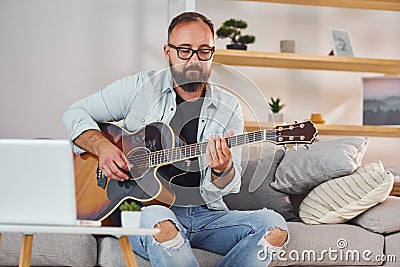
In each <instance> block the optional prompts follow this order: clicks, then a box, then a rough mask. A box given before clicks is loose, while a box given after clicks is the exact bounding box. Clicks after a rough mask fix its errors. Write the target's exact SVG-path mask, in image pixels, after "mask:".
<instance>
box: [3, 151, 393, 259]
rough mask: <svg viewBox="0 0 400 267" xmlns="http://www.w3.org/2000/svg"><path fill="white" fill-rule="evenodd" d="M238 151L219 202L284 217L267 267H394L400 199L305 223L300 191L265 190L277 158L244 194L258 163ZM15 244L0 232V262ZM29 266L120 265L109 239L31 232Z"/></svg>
mask: <svg viewBox="0 0 400 267" xmlns="http://www.w3.org/2000/svg"><path fill="white" fill-rule="evenodd" d="M246 153H248V154H246ZM279 153H281V152H279ZM244 154H246V155H250V160H249V161H247V160H246V161H245V164H244V175H243V183H242V189H241V192H240V193H239V194H232V195H229V196H227V197H225V201H226V203H227V204H228V206H229V207H230V208H231V209H245V210H246V209H258V208H262V207H268V208H274V207H277V209H281V212H282V213H283V215H284V216H285V218H287V220H288V221H289V222H288V225H289V230H290V236H291V239H290V242H289V244H288V246H287V248H286V250H285V251H286V254H284V255H280V257H279V259H278V260H275V261H273V263H272V265H271V266H297V265H299V266H314V265H315V266H317V265H332V266H337V265H341V266H357V265H358V266H369V265H383V266H399V264H400V198H398V197H393V196H390V197H388V198H387V199H386V200H385V201H384V202H382V203H380V204H378V205H376V206H374V207H373V208H371V209H369V210H368V211H366V212H364V213H362V214H361V215H359V216H358V217H356V218H355V219H353V220H352V221H350V222H348V223H344V224H321V225H306V224H304V223H302V222H301V221H300V220H299V218H298V217H297V215H298V206H299V203H300V202H301V200H302V199H303V198H304V196H305V195H304V194H303V195H290V198H288V197H287V195H286V194H282V193H281V192H275V193H271V187H270V186H269V183H270V181H271V180H270V179H274V175H275V171H276V166H274V164H275V165H279V162H280V160H275V161H274V162H272V165H271V158H269V157H268V156H267V157H264V156H262V158H263V160H265V161H267V162H268V165H271V168H270V172H269V173H268V176H267V178H266V179H264V180H259V181H256V182H255V184H256V187H257V190H255V191H254V192H252V193H250V192H249V188H252V187H254V186H255V185H254V184H252V182H251V179H252V177H253V173H254V172H255V171H256V168H257V166H259V164H260V160H258V159H257V158H259V153H258V152H257V153H254V151H253V152H252V151H250V152H248V151H245V152H244ZM251 155H253V156H251ZM275 159H276V157H275ZM253 183H254V181H253ZM250 191H253V190H250ZM274 194H275V195H274ZM285 197H286V199H285ZM278 199H280V201H282V200H284V201H287V203H285V205H286V204H288V203H289V204H290V205H291V206H290V208H289V209H287V210H285V207H282V203H275V204H274V201H275V200H278ZM271 205H272V207H271ZM286 208H287V207H286ZM20 245H21V235H20V234H7V233H4V234H3V238H2V242H1V244H0V266H17V265H18V262H19V250H20ZM193 250H194V253H195V255H196V257H197V258H198V261H199V263H200V266H216V265H217V264H218V262H219V260H220V259H221V258H222V256H221V255H217V254H214V253H211V252H208V251H203V250H199V249H193ZM314 253H315V254H314ZM378 256H381V257H386V258H387V261H386V262H385V261H378V260H376V259H377V258H376V257H378ZM136 258H137V261H138V265H139V266H151V265H150V263H149V261H147V260H145V259H143V258H141V257H139V256H137V257H136ZM31 265H32V266H104V267H108V266H109V267H116V266H125V264H124V260H123V256H122V252H121V250H120V247H119V242H118V240H117V239H116V238H114V237H111V236H96V237H94V236H91V235H59V234H37V235H34V241H33V249H32V259H31Z"/></svg>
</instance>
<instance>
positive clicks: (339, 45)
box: [329, 28, 354, 57]
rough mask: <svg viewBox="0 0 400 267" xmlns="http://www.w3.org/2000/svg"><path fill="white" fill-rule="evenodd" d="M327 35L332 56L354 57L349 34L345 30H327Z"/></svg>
mask: <svg viewBox="0 0 400 267" xmlns="http://www.w3.org/2000/svg"><path fill="white" fill-rule="evenodd" d="M329 33H330V34H329V35H330V38H331V43H332V47H333V55H335V56H345V57H354V52H353V47H352V45H351V42H350V35H349V32H348V31H346V30H341V29H335V28H329Z"/></svg>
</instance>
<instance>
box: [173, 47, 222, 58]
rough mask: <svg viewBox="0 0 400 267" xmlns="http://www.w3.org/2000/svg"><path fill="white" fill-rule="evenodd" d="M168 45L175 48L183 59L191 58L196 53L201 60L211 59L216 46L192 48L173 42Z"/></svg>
mask: <svg viewBox="0 0 400 267" xmlns="http://www.w3.org/2000/svg"><path fill="white" fill-rule="evenodd" d="M168 46H169V47H171V48H173V49H175V50H176V53H177V54H178V57H179V58H180V59H183V60H188V59H190V58H191V57H192V56H193V55H194V54H196V55H197V58H198V59H199V60H201V61H207V60H210V58H211V57H212V55H213V54H214V52H215V47H212V48H201V49H197V50H195V49H191V48H188V47H179V46H175V45H173V44H170V43H168Z"/></svg>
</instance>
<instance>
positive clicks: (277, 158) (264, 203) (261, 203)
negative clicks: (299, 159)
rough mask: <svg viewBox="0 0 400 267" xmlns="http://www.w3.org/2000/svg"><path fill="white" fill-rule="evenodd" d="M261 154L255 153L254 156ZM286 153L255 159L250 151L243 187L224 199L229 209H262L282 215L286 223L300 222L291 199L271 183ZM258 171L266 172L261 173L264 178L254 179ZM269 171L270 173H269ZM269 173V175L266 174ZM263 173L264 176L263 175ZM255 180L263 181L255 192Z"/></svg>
mask: <svg viewBox="0 0 400 267" xmlns="http://www.w3.org/2000/svg"><path fill="white" fill-rule="evenodd" d="M254 154H257V155H260V153H259V152H258V153H257V152H256V153H254V152H253V155H254ZM284 154H285V153H284V152H283V151H282V150H278V151H276V152H275V154H273V153H272V154H271V153H267V155H265V156H261V158H260V157H259V158H258V159H254V158H253V155H252V152H251V151H250V158H251V159H250V160H247V158H248V157H246V156H245V157H244V159H245V160H244V161H243V163H244V164H242V165H244V166H243V170H244V171H243V175H242V186H241V188H240V192H239V193H238V194H230V195H227V196H225V197H224V201H225V203H226V204H227V205H228V207H229V209H235V210H257V209H262V208H268V209H272V210H274V211H276V212H278V213H279V214H281V215H282V216H283V217H284V218H285V220H286V221H300V219H299V217H297V216H296V215H295V214H294V212H293V207H292V204H291V202H290V198H289V196H288V195H287V194H286V193H282V192H279V191H277V190H275V189H273V188H272V187H270V185H269V184H270V183H271V182H272V181H273V179H274V176H275V172H276V169H277V167H278V165H279V163H280V162H281V160H282V158H283V156H284ZM256 169H258V170H264V171H261V172H257V173H259V174H260V175H261V176H263V177H254V173H255V171H256ZM268 170H269V171H268ZM266 171H268V174H267V173H265V172H266ZM261 173H262V174H261ZM253 179H257V180H258V181H260V179H263V181H262V182H260V186H258V187H257V189H255V190H253V189H252V186H251V182H252V180H253Z"/></svg>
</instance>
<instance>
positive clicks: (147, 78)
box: [64, 12, 289, 266]
mask: <svg viewBox="0 0 400 267" xmlns="http://www.w3.org/2000/svg"><path fill="white" fill-rule="evenodd" d="M214 49H215V47H214V27H213V24H212V22H211V21H210V20H209V19H207V18H206V17H205V16H203V15H201V14H199V13H196V12H186V13H182V14H180V15H178V16H177V17H175V18H174V19H173V20H172V22H171V24H170V26H169V29H168V44H166V45H164V55H165V58H166V60H167V61H168V62H169V64H170V69H168V70H167V71H162V72H141V73H138V74H136V75H133V76H129V77H126V78H124V79H121V80H118V81H116V82H114V83H113V84H111V85H109V86H108V87H107V88H105V89H104V90H102V91H100V92H98V93H96V94H94V95H92V96H89V97H87V98H85V99H83V100H81V101H78V102H76V103H75V104H73V105H72V106H71V107H70V108H69V109H68V110H67V111H66V112H65V114H64V123H65V125H66V127H67V129H68V131H69V135H70V138H71V141H73V143H74V149H75V152H77V153H81V152H84V151H88V152H90V153H92V154H94V155H96V156H98V158H99V167H100V169H101V170H102V172H103V173H104V174H105V176H107V177H108V178H110V179H115V180H118V181H126V180H127V179H128V178H129V177H128V175H127V173H126V172H127V171H129V170H130V169H132V168H133V169H134V168H135V166H134V164H133V165H132V164H131V163H130V162H129V161H128V160H127V158H126V156H125V154H124V153H123V151H121V150H120V149H119V148H117V147H116V146H115V145H114V144H112V143H111V142H110V141H109V140H108V139H106V138H105V137H104V136H103V135H102V134H101V132H99V130H98V127H97V124H96V122H101V121H118V120H122V119H124V122H123V123H124V127H125V128H126V129H127V130H129V131H135V130H138V129H139V128H141V127H143V126H144V125H145V124H146V123H149V122H151V121H155V120H159V121H163V122H165V123H167V124H169V125H170V126H171V127H172V128H173V129H174V131H175V132H176V133H178V134H180V135H181V136H182V137H183V138H184V139H185V141H186V142H187V143H189V144H193V143H198V142H202V141H203V142H204V141H207V140H208V143H207V149H206V156H201V157H199V158H196V159H191V160H190V162H191V164H190V165H191V167H190V171H189V172H188V173H187V174H186V175H183V176H182V177H184V178H185V179H181V178H182V177H181V175H180V176H177V177H176V178H174V179H173V180H172V182H173V183H174V184H175V185H177V186H178V187H180V188H187V189H192V191H190V192H196V193H194V195H195V196H193V195H192V194H191V196H190V197H187V196H186V197H185V196H184V197H183V198H182V199H183V200H181V201H180V203H179V204H176V205H174V206H172V207H171V208H170V209H169V208H166V207H164V206H159V205H152V206H148V207H145V208H144V209H143V212H142V219H141V227H147V228H153V227H154V228H158V229H160V232H159V233H158V234H155V235H154V236H131V237H130V241H131V243H132V247H133V250H134V251H135V252H136V253H137V254H139V255H141V256H142V257H144V258H147V259H149V260H150V261H151V263H152V265H153V266H198V263H197V261H196V258H195V257H194V255H193V253H192V249H191V248H192V247H194V248H201V249H204V250H208V251H212V252H215V253H218V254H221V255H225V256H224V258H223V259H222V260H221V262H220V266H266V265H268V264H269V262H270V260H271V251H273V250H279V249H281V247H282V246H283V245H285V244H286V243H287V242H288V239H289V238H288V232H287V225H286V223H285V221H284V219H283V217H282V216H280V215H279V214H277V213H275V212H274V211H271V210H267V209H263V210H258V211H252V212H247V211H228V209H227V207H226V205H225V204H224V202H223V200H222V196H223V195H226V194H229V193H235V192H238V191H239V187H240V172H241V168H240V151H238V153H232V152H234V151H231V149H230V148H229V146H228V144H227V142H226V140H225V138H222V137H223V136H226V137H229V136H231V135H232V134H233V132H235V133H241V131H242V129H243V117H242V113H241V108H240V105H239V102H238V100H237V99H236V98H235V97H233V96H232V95H230V94H228V93H227V92H225V91H223V90H221V89H219V88H218V87H217V86H215V85H213V84H211V83H209V82H208V79H209V77H210V73H211V62H212V56H213V53H214ZM221 136H222V137H221ZM171 168H175V169H179V167H177V166H173V167H171ZM168 171H170V170H168ZM172 172H173V171H172ZM193 189H194V190H193ZM183 191H184V190H183ZM183 195H184V193H183ZM178 196H179V194H178ZM268 253H269V254H268Z"/></svg>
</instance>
